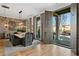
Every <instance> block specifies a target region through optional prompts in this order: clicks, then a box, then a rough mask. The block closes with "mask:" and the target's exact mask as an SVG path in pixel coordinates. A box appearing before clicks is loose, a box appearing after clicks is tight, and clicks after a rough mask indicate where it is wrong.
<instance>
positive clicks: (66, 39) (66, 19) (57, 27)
mask: <svg viewBox="0 0 79 59" xmlns="http://www.w3.org/2000/svg"><path fill="white" fill-rule="evenodd" d="M67 10H69V11H67ZM67 10H62V11H61V12H60V11H58V12H56V14H57V15H56V16H53V40H54V43H55V44H57V45H59V46H63V47H67V48H71V46H70V44H71V42H70V38H71V33H70V32H71V31H70V29H71V12H70V9H67Z"/></svg>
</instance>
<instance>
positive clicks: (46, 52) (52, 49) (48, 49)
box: [12, 44, 74, 56]
mask: <svg viewBox="0 0 79 59" xmlns="http://www.w3.org/2000/svg"><path fill="white" fill-rule="evenodd" d="M12 55H15V56H72V55H74V54H72V53H71V50H70V49H67V48H63V47H59V46H56V45H53V44H38V45H37V46H35V47H32V48H29V49H26V50H24V51H17V52H14V53H13V54H12Z"/></svg>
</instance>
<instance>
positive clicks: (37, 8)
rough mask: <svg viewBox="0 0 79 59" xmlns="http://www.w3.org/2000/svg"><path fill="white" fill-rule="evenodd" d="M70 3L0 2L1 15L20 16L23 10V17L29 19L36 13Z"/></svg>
mask: <svg viewBox="0 0 79 59" xmlns="http://www.w3.org/2000/svg"><path fill="white" fill-rule="evenodd" d="M1 5H6V6H8V7H10V9H5V8H2V7H1ZM68 5H70V3H0V16H6V17H10V18H17V19H18V18H19V11H21V10H22V18H23V19H27V18H29V17H31V16H34V15H39V14H40V13H42V12H44V11H45V10H50V11H51V10H52V11H53V10H56V9H59V8H62V7H65V6H68Z"/></svg>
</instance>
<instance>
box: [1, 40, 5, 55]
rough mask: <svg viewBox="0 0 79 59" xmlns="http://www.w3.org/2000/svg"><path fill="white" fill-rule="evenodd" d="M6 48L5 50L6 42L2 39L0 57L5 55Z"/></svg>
mask: <svg viewBox="0 0 79 59" xmlns="http://www.w3.org/2000/svg"><path fill="white" fill-rule="evenodd" d="M4 48H5V40H3V39H0V56H3V55H4V52H5V51H4Z"/></svg>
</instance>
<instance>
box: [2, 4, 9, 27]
mask: <svg viewBox="0 0 79 59" xmlns="http://www.w3.org/2000/svg"><path fill="white" fill-rule="evenodd" d="M1 7H2V8H4V14H5V17H4V19H5V20H6V9H10V7H8V6H6V5H1ZM4 26H5V28H8V26H9V24H8V20H7V23H5V24H4Z"/></svg>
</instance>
